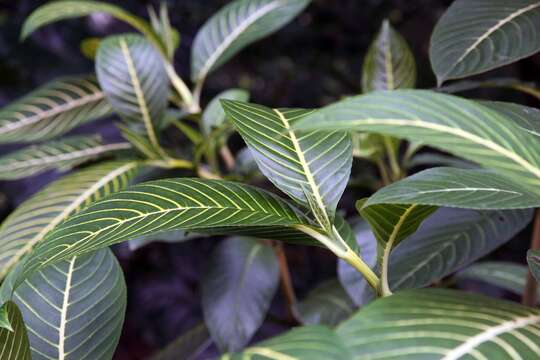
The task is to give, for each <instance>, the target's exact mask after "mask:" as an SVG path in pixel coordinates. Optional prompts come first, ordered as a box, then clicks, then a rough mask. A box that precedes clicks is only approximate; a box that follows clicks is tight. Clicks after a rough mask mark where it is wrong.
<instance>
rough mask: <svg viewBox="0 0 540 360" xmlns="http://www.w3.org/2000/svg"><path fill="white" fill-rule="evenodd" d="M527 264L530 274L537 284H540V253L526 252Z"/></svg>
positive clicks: (535, 251) (536, 251) (534, 251)
mask: <svg viewBox="0 0 540 360" xmlns="http://www.w3.org/2000/svg"><path fill="white" fill-rule="evenodd" d="M527 263H528V264H529V269H530V271H531V274H533V276H534V278H535V279H536V281H537V282H540V251H539V250H529V251H527Z"/></svg>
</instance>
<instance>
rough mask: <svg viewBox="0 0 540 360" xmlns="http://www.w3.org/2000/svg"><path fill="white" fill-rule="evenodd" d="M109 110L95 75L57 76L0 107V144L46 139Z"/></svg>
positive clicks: (96, 117)
mask: <svg viewBox="0 0 540 360" xmlns="http://www.w3.org/2000/svg"><path fill="white" fill-rule="evenodd" d="M110 112H111V106H110V105H109V103H108V102H107V100H105V96H104V94H103V92H102V91H101V89H100V88H99V86H98V84H97V81H96V78H95V76H94V75H86V76H69V77H64V78H59V79H56V80H53V81H51V82H49V83H48V84H46V85H43V86H42V87H40V88H38V89H36V90H34V91H32V92H31V93H29V94H28V95H26V96H24V97H23V98H21V99H19V100H16V101H14V102H13V103H11V104H9V105H8V106H6V107H4V108H3V109H1V110H0V143H3V144H7V143H16V142H20V143H23V142H24V143H27V142H32V141H43V140H48V139H51V138H54V137H56V136H59V135H62V134H64V133H66V132H68V131H69V130H71V129H73V128H75V127H77V126H79V125H81V124H84V123H85V122H89V121H92V120H95V119H99V118H101V117H103V116H105V115H108V114H110Z"/></svg>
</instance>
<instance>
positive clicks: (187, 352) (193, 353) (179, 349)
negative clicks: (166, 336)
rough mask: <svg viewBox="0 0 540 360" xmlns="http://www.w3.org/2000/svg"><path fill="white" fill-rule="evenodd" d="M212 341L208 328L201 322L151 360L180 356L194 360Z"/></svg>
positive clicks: (175, 358)
mask: <svg viewBox="0 0 540 360" xmlns="http://www.w3.org/2000/svg"><path fill="white" fill-rule="evenodd" d="M211 343H212V338H211V337H210V334H209V333H208V329H207V328H206V325H205V324H204V323H201V324H199V325H197V326H195V327H193V328H192V329H190V330H188V331H186V332H185V333H183V334H182V335H180V336H179V337H178V338H176V339H175V340H173V341H172V342H171V343H170V344H168V345H167V346H166V347H165V349H163V350H161V351H160V352H159V353H157V354H156V355H154V356H152V357H151V358H150V360H178V358H179V357H182V358H183V359H185V360H194V359H195V358H196V357H197V355H199V354H200V352H201V351H203V350H204V349H205V348H206V347H208V346H209V345H210V344H211Z"/></svg>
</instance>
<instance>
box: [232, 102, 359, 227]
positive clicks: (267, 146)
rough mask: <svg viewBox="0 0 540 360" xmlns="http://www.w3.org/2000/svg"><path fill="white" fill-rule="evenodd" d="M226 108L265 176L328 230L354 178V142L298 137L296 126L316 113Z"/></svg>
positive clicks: (326, 135) (323, 135)
mask: <svg viewBox="0 0 540 360" xmlns="http://www.w3.org/2000/svg"><path fill="white" fill-rule="evenodd" d="M222 104H223V108H224V109H225V113H226V114H227V116H228V117H229V118H230V119H231V121H232V122H233V124H234V125H235V127H236V128H237V130H238V131H239V132H240V135H242V137H243V138H244V140H245V141H246V143H247V145H248V147H249V148H250V149H251V152H252V154H253V155H254V157H255V160H256V161H257V164H258V165H259V168H260V169H261V171H262V173H263V174H264V175H265V176H266V177H267V178H268V179H270V181H272V182H273V183H274V184H275V185H276V186H277V187H278V188H279V189H281V190H282V191H283V192H285V193H286V194H287V195H289V196H290V197H291V198H293V199H295V200H296V201H298V202H299V203H300V204H302V205H304V206H306V207H309V208H311V209H312V211H313V212H314V214H315V216H316V217H317V219H318V220H319V223H320V224H321V226H322V227H324V228H326V227H327V226H328V225H327V224H329V223H331V222H332V219H333V217H334V214H335V211H336V206H337V203H338V201H339V199H340V198H341V195H342V194H343V191H344V190H345V187H346V186H347V182H348V180H349V176H350V173H351V165H352V144H351V138H350V136H349V135H348V134H347V133H345V132H338V131H334V132H318V131H311V132H303V133H302V132H297V131H293V130H292V126H294V124H295V123H296V122H297V121H299V119H301V118H302V117H304V116H306V115H307V114H309V113H310V112H311V111H310V110H301V109H287V110H278V109H270V108H267V107H264V106H261V105H255V104H247V103H242V102H238V101H231V100H223V101H222ZM319 214H320V215H319Z"/></svg>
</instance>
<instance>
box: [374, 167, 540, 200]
mask: <svg viewBox="0 0 540 360" xmlns="http://www.w3.org/2000/svg"><path fill="white" fill-rule="evenodd" d="M369 202H370V203H373V202H376V203H385V204H421V205H436V206H449V207H459V208H468V209H483V210H498V209H501V210H502V209H524V208H534V207H540V195H538V194H537V193H535V192H533V191H530V190H528V189H527V188H524V187H523V186H521V185H518V184H516V183H514V182H513V181H511V180H509V179H507V178H506V177H503V176H501V175H498V174H496V173H494V172H493V171H489V170H472V169H455V168H446V167H441V168H433V169H428V170H425V171H422V172H419V173H417V174H415V175H413V176H409V177H407V178H405V179H403V180H400V181H398V182H396V183H393V184H390V185H388V186H385V187H384V188H382V189H380V190H379V191H377V192H376V193H375V194H374V195H372V197H371V198H370V200H369Z"/></svg>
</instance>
